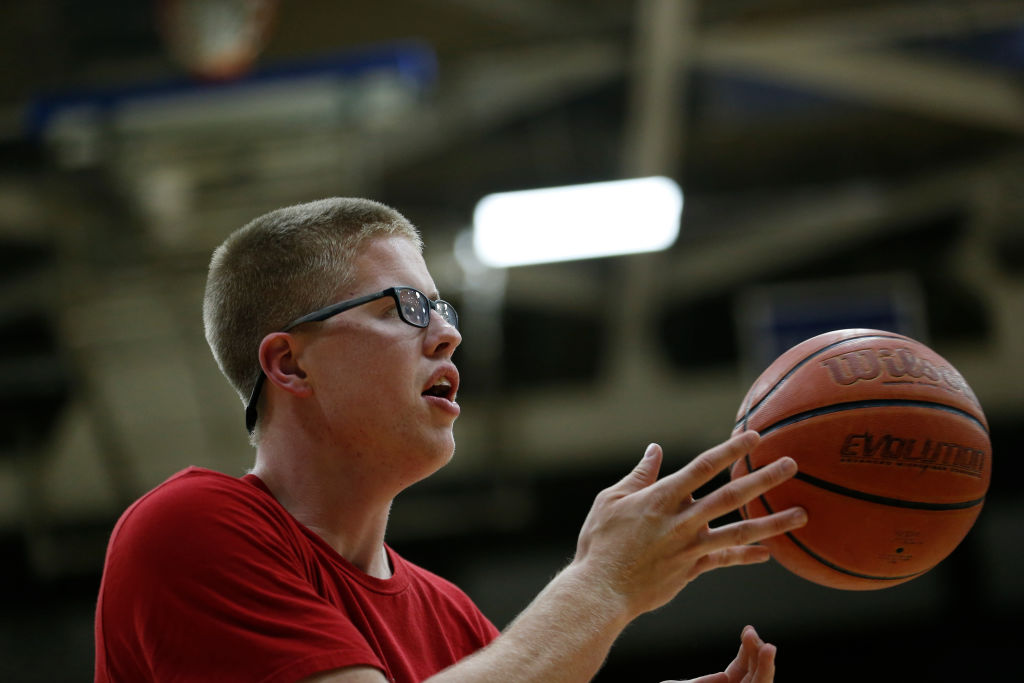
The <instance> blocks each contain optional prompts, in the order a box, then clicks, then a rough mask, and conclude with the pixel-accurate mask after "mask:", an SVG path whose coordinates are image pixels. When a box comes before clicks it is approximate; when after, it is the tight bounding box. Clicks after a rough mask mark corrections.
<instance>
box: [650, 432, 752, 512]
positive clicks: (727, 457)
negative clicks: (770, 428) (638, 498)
mask: <svg viewBox="0 0 1024 683" xmlns="http://www.w3.org/2000/svg"><path fill="white" fill-rule="evenodd" d="M760 438H761V437H760V436H759V435H758V433H757V432H755V431H747V432H743V433H742V434H737V435H736V436H733V437H732V438H730V439H729V440H727V441H724V442H722V443H720V444H718V445H717V446H715V447H714V448H709V449H708V450H706V451H704V452H703V453H701V454H700V455H698V456H697V457H696V458H694V459H693V460H691V461H690V463H689V464H688V465H687V466H686V467H684V468H682V469H681V470H679V471H678V472H676V473H674V474H672V475H670V476H667V477H665V478H664V479H662V481H661V482H660V485H661V486H663V487H666V488H671V489H674V495H678V497H680V498H683V497H685V495H688V494H690V493H693V492H694V491H696V490H697V489H698V488H700V487H701V486H703V485H704V484H706V483H708V482H709V481H711V480H712V479H714V478H715V477H716V476H717V475H718V473H719V472H721V471H722V470H724V469H725V468H726V467H728V466H729V465H731V464H732V463H734V462H736V461H737V460H739V459H740V458H741V457H743V455H744V454H746V453H749V452H750V450H751V449H753V448H754V446H756V445H757V442H758V441H759V440H760Z"/></svg>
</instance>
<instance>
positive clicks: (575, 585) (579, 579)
mask: <svg viewBox="0 0 1024 683" xmlns="http://www.w3.org/2000/svg"><path fill="white" fill-rule="evenodd" d="M421 248H422V245H421V242H420V237H419V235H418V233H417V232H416V230H415V228H413V227H412V225H410V224H409V222H408V221H407V220H406V219H405V218H403V217H402V216H401V215H400V214H398V213H397V212H395V211H394V210H392V209H390V208H388V207H386V206H383V205H380V204H377V203H374V202H370V201H367V200H359V199H329V200H322V201H317V202H312V203H309V204H304V205H300V206H295V207H289V208H285V209H280V210H278V211H274V212H271V213H269V214H267V215H264V216H261V217H260V218H257V219H256V220H254V221H253V222H251V223H249V224H248V225H246V226H245V227H243V228H242V229H240V230H239V231H237V232H236V233H234V234H233V235H231V236H230V237H229V238H228V239H227V241H226V242H225V243H224V244H223V245H222V246H221V247H220V248H219V249H218V250H217V251H216V252H215V254H214V256H213V260H212V263H211V266H210V274H209V280H208V284H207V292H206V298H205V302H204V320H205V324H206V332H207V339H208V340H209V342H210V346H211V348H212V350H213V353H214V356H215V357H216V359H217V361H218V363H219V364H220V367H221V369H222V370H223V372H224V374H225V375H226V376H227V377H228V379H229V381H230V382H231V383H232V385H233V386H234V388H235V389H236V390H237V391H238V393H239V395H240V396H241V397H242V399H243V401H245V402H247V410H246V421H247V424H248V426H249V429H250V432H251V434H252V442H253V444H254V446H255V447H256V460H255V466H254V468H253V470H252V471H251V472H250V473H249V474H247V475H245V476H243V477H241V478H236V477H229V476H227V475H223V474H219V473H215V472H211V471H209V470H204V469H199V468H190V469H188V470H185V471H184V472H181V473H179V474H177V475H175V476H173V477H172V478H171V479H169V480H168V481H167V482H165V483H163V484H161V485H160V486H158V487H157V488H156V489H154V490H153V491H150V492H149V493H147V494H146V495H145V496H143V497H142V498H141V499H140V500H139V501H137V502H136V503H135V504H134V505H132V506H131V507H130V508H129V509H128V510H127V511H126V512H125V513H124V515H123V516H122V517H121V519H120V520H119V522H118V524H117V526H116V527H115V529H114V532H113V535H112V537H111V540H110V546H109V549H108V553H107V560H106V566H105V568H104V576H103V581H102V585H101V588H100V594H99V603H98V606H97V612H96V680H97V681H143V680H154V681H174V680H180V681H218V682H223V681H268V682H269V681H298V680H309V681H325V682H326V681H330V682H334V683H384V682H385V681H400V682H411V681H420V680H426V679H428V678H429V680H431V681H434V682H436V683H444V682H457V681H480V682H484V681H486V682H498V681H501V682H508V681H522V682H533V681H536V682H538V683H540V682H543V683H557V682H561V681H566V682H568V681H587V680H590V679H591V678H592V677H593V675H594V674H595V673H596V672H597V670H598V669H599V667H600V665H601V663H602V661H603V660H604V658H605V657H606V655H607V653H608V651H609V649H610V647H611V645H612V643H613V641H614V640H615V639H616V637H617V636H618V635H619V633H621V631H622V630H623V629H624V628H625V626H626V625H627V624H628V623H629V622H630V621H631V620H633V619H634V618H635V617H637V616H638V615H640V614H642V613H644V612H647V611H649V610H652V609H655V608H657V607H659V606H661V605H663V604H665V603H667V602H668V601H669V600H671V599H672V598H673V597H674V596H675V595H676V594H677V593H678V592H679V591H680V590H681V589H682V588H683V587H684V586H685V585H686V584H687V583H688V582H689V581H691V580H692V579H694V578H696V577H697V576H698V575H700V574H701V573H703V572H705V571H708V570H711V569H715V568H717V567H723V566H728V565H738V564H749V563H752V562H760V561H764V560H766V559H767V558H768V555H767V551H766V550H765V549H764V548H762V547H760V546H756V545H750V544H751V543H754V542H756V541H758V540H761V539H763V538H766V537H768V536H771V535H775V534H779V533H783V532H785V531H788V530H791V529H794V528H797V527H799V526H801V525H802V524H803V523H804V522H805V519H806V515H805V513H804V512H803V511H802V510H799V509H792V510H784V511H780V512H778V513H776V514H774V515H771V516H769V517H765V518H762V519H758V520H751V521H742V522H737V523H734V524H731V525H725V526H722V527H718V528H711V527H710V526H709V522H711V521H712V520H714V519H715V518H718V517H720V516H722V515H724V514H726V513H728V512H731V511H733V510H735V509H736V508H737V507H738V506H740V505H742V504H743V503H744V502H746V501H748V500H750V499H751V498H753V497H755V496H756V495H758V494H760V493H762V492H763V491H765V490H767V489H769V488H771V487H772V486H775V485H777V484H779V483H781V482H782V481H784V480H785V479H787V478H789V477H790V476H792V475H793V473H794V472H795V470H796V465H795V463H794V462H793V461H792V460H790V459H788V458H784V459H781V460H780V461H778V462H777V463H775V464H773V465H771V466H769V467H766V468H764V469H762V470H760V471H758V472H756V473H754V474H751V475H749V476H746V477H743V478H742V479H740V480H738V481H735V482H731V483H728V484H726V485H724V486H722V487H721V488H719V489H718V490H716V491H715V492H713V493H710V494H709V495H707V496H705V497H703V498H701V499H700V500H694V499H693V497H692V495H691V494H692V493H693V491H694V490H696V489H697V488H698V487H700V486H701V485H703V484H705V483H707V482H708V481H710V480H711V479H712V478H713V477H714V476H715V475H716V474H717V473H718V472H720V471H722V470H723V469H724V468H726V467H728V465H729V464H730V463H732V462H733V461H735V460H736V459H738V458H739V457H740V456H741V455H742V454H743V453H745V452H747V451H748V450H749V449H750V448H752V447H753V446H754V444H755V443H756V441H757V435H756V434H754V433H748V434H744V435H740V436H738V437H735V438H732V439H730V440H729V441H727V442H725V443H723V444H721V445H719V446H717V447H715V448H712V449H710V450H709V451H707V452H705V453H703V454H701V455H700V456H699V457H697V458H695V459H694V460H693V461H692V462H691V463H690V464H689V465H687V466H686V467H684V468H683V469H681V470H679V471H678V472H675V473H673V474H670V475H668V476H665V477H663V478H660V479H659V477H658V470H659V466H660V464H661V460H662V452H661V449H660V448H659V447H658V446H657V445H654V444H652V445H651V446H650V447H648V448H647V451H646V452H645V453H644V456H643V458H642V459H641V460H640V462H639V464H637V465H636V467H635V468H634V469H633V471H632V472H630V473H629V474H627V475H626V476H625V477H624V478H623V479H622V480H621V481H620V482H619V483H618V484H616V485H614V486H612V487H610V488H608V489H606V490H605V491H603V492H601V493H600V494H599V495H598V496H597V498H596V500H595V502H594V505H593V507H592V509H591V511H590V514H589V516H588V517H587V519H586V521H585V523H584V526H583V529H582V531H581V533H580V536H579V541H578V545H577V549H576V555H575V557H574V559H573V561H572V562H571V563H570V564H569V565H568V566H567V567H565V568H564V569H563V570H562V571H561V572H560V573H559V574H558V575H557V576H556V577H555V578H554V579H553V580H552V581H551V583H550V584H549V585H548V586H547V587H546V588H545V589H544V590H543V591H542V592H541V593H540V594H539V595H538V596H537V598H536V599H535V600H534V601H533V602H532V603H531V604H530V605H529V606H528V607H527V608H526V609H525V610H524V611H523V612H522V613H521V614H520V615H519V616H518V617H517V618H516V619H515V620H514V621H513V623H512V624H510V625H509V626H508V627H507V628H506V629H505V630H504V632H502V633H500V634H499V632H498V630H497V629H496V628H495V627H494V626H493V625H492V624H491V622H489V621H488V620H487V618H486V617H485V616H484V615H483V614H481V613H480V612H479V610H478V609H477V608H476V607H475V606H474V605H473V604H472V602H471V601H470V600H469V599H468V598H467V597H466V596H465V595H464V594H463V593H462V592H461V591H460V590H459V589H458V588H456V587H455V586H454V585H452V584H450V583H448V582H447V581H445V580H443V579H441V578H439V577H437V576H435V575H433V574H431V573H430V572H428V571H426V570H424V569H421V568H419V567H416V566H415V565H413V564H411V563H409V562H407V561H405V560H404V559H403V558H402V557H401V556H400V555H398V554H397V553H396V552H395V551H394V550H393V549H391V548H390V547H389V546H387V545H386V544H385V542H384V538H385V529H386V525H387V518H388V512H389V510H390V506H391V501H392V500H393V499H394V498H395V496H397V495H398V494H399V493H400V492H401V491H402V490H404V489H405V488H406V487H408V486H410V485H412V484H414V483H415V482H417V481H419V480H421V479H423V478H425V477H428V476H429V475H430V474H432V473H433V472H435V471H437V470H438V469H439V468H441V467H443V466H444V465H445V463H447V462H448V460H449V459H450V458H451V457H452V454H453V452H454V448H455V441H454V437H453V432H452V427H453V424H454V422H455V420H456V418H457V417H458V415H459V405H458V403H457V402H456V392H457V390H458V386H459V373H458V370H457V369H456V367H455V365H454V364H453V363H452V360H451V358H452V352H453V351H454V350H455V348H456V347H457V346H458V345H459V343H460V342H461V339H462V338H461V336H460V334H459V331H458V317H457V315H456V313H455V310H454V309H453V308H452V306H451V305H450V304H447V303H446V302H444V301H443V300H441V299H440V298H439V295H438V292H437V288H436V287H435V285H434V282H433V279H432V278H431V276H430V273H429V272H428V271H427V267H426V264H425V262H424V260H423V258H422V255H421ZM774 652H775V650H774V647H773V646H771V645H768V644H766V643H764V642H763V641H761V639H760V638H759V637H758V635H757V634H756V632H754V630H753V629H752V628H749V627H748V628H747V629H744V632H743V633H742V634H741V645H740V650H739V654H738V655H737V657H736V659H735V660H734V661H733V662H732V663H731V664H730V665H729V666H728V668H727V669H726V670H725V671H724V672H722V673H719V674H713V675H711V676H707V677H704V678H701V679H697V680H699V681H704V682H710V681H721V682H723V683H725V682H733V683H738V682H739V681H750V682H756V683H765V682H766V681H771V680H773V676H774Z"/></svg>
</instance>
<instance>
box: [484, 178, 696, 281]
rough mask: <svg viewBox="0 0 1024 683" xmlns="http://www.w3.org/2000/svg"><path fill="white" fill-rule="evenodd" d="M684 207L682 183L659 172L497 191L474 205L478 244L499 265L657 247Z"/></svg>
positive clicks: (673, 232) (674, 231)
mask: <svg viewBox="0 0 1024 683" xmlns="http://www.w3.org/2000/svg"><path fill="white" fill-rule="evenodd" d="M682 210H683V193H682V191H681V190H680V189H679V186H678V185H677V184H676V183H675V182H674V181H673V180H671V179H670V178H665V177H661V176H655V177H651V178H634V179H630V180H617V181H610V182H601V183H588V184H585V185H570V186H567V187H549V188H543V189H538V190H523V191H519V192H499V193H496V194H490V195H487V196H486V197H484V198H483V199H481V200H480V201H479V202H478V203H477V205H476V209H475V210H474V212H473V249H474V251H475V252H476V255H477V257H478V258H479V259H480V260H481V261H482V262H483V263H485V264H487V265H489V266H494V267H499V268H501V267H506V266H522V265H528V264H534V263H549V262H553V261H571V260H576V259H588V258H598V257H602V256H616V255H619V254H635V253H639V252H648V251H660V250H662V249H667V248H668V247H670V246H671V245H672V243H673V242H675V240H676V236H677V235H678V234H679V221H680V218H681V216H682Z"/></svg>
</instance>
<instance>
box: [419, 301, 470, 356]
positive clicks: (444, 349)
mask: <svg viewBox="0 0 1024 683" xmlns="http://www.w3.org/2000/svg"><path fill="white" fill-rule="evenodd" d="M426 332H427V333H426V334H425V335H424V336H423V343H424V344H425V345H426V349H427V354H428V355H430V356H437V355H442V356H444V357H445V358H450V357H451V355H452V354H453V353H455V349H456V348H458V346H459V344H461V343H462V334H461V333H460V332H459V330H458V328H456V327H455V326H454V325H452V324H451V323H449V322H448V321H447V320H445V319H444V318H443V317H441V314H440V313H438V312H437V311H431V312H430V324H429V325H427V330H426Z"/></svg>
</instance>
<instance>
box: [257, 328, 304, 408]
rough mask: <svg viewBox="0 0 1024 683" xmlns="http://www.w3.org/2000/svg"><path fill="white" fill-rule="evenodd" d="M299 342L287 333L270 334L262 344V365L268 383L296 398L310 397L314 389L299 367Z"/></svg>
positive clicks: (260, 356)
mask: <svg viewBox="0 0 1024 683" xmlns="http://www.w3.org/2000/svg"><path fill="white" fill-rule="evenodd" d="M297 344H298V340H297V339H296V338H295V337H294V336H292V335H290V334H288V333H287V332H274V333H272V334H268V335H267V336H266V337H264V338H263V341H262V342H260V352H259V353H260V355H259V358H260V365H261V366H262V367H263V374H265V375H266V376H267V381H268V382H272V383H273V384H274V385H276V386H278V387H280V388H281V389H284V390H285V391H287V392H288V393H290V394H295V395H296V396H309V395H310V394H312V388H311V387H310V386H309V383H308V382H307V381H306V372H305V371H304V370H303V369H302V367H301V366H300V365H299V361H298V354H297V353H296V351H297Z"/></svg>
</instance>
